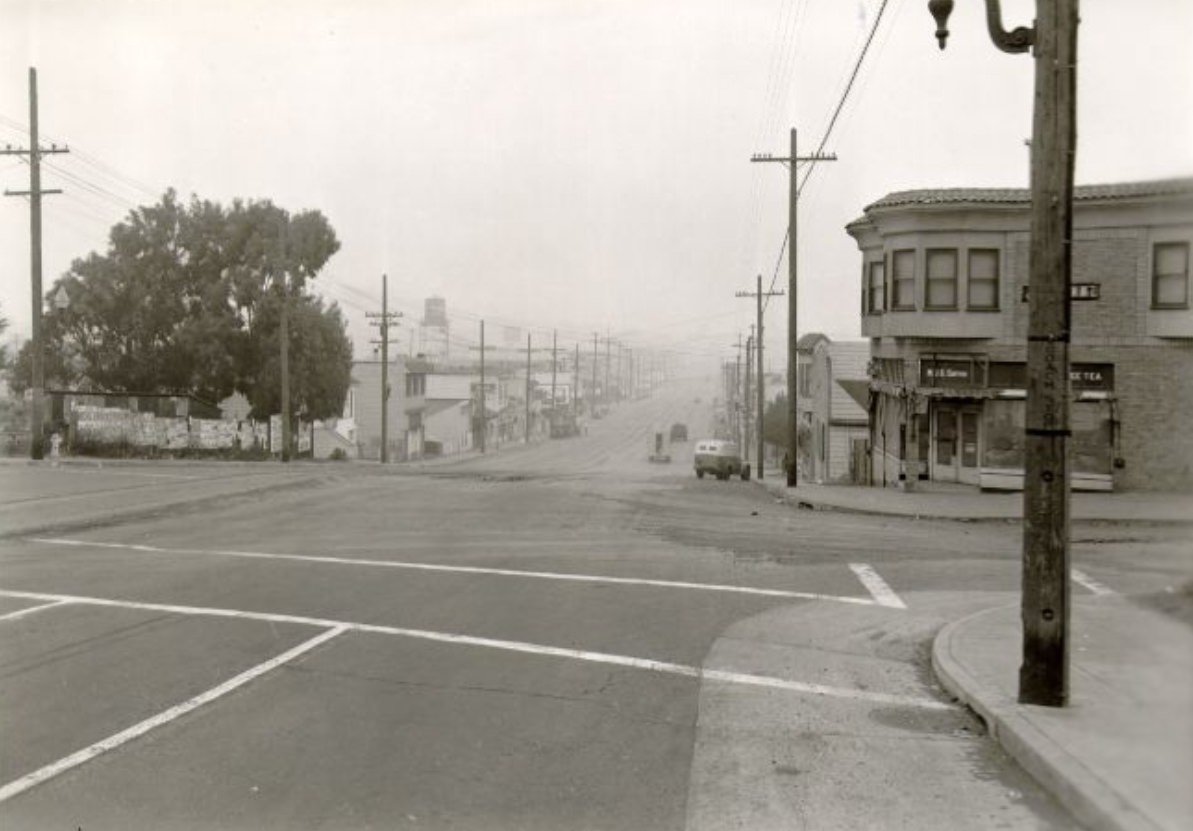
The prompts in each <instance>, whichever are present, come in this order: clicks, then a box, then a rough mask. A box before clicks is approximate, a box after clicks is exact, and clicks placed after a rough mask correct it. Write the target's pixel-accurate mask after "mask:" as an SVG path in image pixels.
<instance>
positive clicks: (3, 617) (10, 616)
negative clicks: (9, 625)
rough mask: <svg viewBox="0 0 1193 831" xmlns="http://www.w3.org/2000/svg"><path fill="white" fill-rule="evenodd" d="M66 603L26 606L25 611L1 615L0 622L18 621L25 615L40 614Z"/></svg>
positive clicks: (61, 601)
mask: <svg viewBox="0 0 1193 831" xmlns="http://www.w3.org/2000/svg"><path fill="white" fill-rule="evenodd" d="M66 602H67V601H65V600H55V601H53V602H51V603H42V604H40V605H37V606H26V607H25V608H24V609H17V610H16V611H15V612H9V613H8V614H6V615H0V620H16V619H18V618H22V617H24V616H25V615H31V614H33V613H34V612H40V611H41V610H42V609H52V608H54V607H55V606H64V605H66Z"/></svg>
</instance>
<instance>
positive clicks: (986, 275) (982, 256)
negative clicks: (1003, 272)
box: [966, 248, 998, 311]
mask: <svg viewBox="0 0 1193 831" xmlns="http://www.w3.org/2000/svg"><path fill="white" fill-rule="evenodd" d="M968 282H969V300H968V302H967V303H966V307H967V308H970V309H976V310H978V311H997V310H998V249H997V248H971V249H970V250H969V281H968Z"/></svg>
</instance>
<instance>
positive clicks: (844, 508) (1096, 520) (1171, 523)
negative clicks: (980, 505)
mask: <svg viewBox="0 0 1193 831" xmlns="http://www.w3.org/2000/svg"><path fill="white" fill-rule="evenodd" d="M750 481H752V482H753V483H754V484H755V485H757V486H758V487H760V488H762V489H763V490H765V491H767V492H768V493H769V494H771V496H773V497H775V498H776V499H778V500H780V501H781V502H783V504H785V505H789V506H791V507H793V508H795V509H797V510H806V511H824V512H832V513H839V514H856V515H861V516H878V517H889V518H892V519H896V518H897V519H914V520H922V521H925V522H961V523H966V524H974V523H983V524H1001V525H1020V524H1022V522H1023V518H1022V517H1018V516H958V515H956V514H933V513H919V512H916V513H912V512H910V511H899V510H891V509H883V508H878V507H864V508H863V507H856V506H853V505H836V504H833V503H829V502H823V501H817V500H814V499H806V498H803V497H800V496H799V494H798V493H797V494H796V495H795V498H794V499H793V498H792V495H791V494H790V493H788V492H787V487H786V485H780V484H775V483H772V482H767V481H760V480H758V479H751V480H750ZM1071 521H1072V522H1073V523H1074V524H1081V525H1139V526H1147V527H1155V526H1167V527H1175V528H1180V527H1193V517H1191V518H1188V519H1171V518H1158V517H1141V518H1134V517H1080V516H1075V517H1072V520H1071Z"/></svg>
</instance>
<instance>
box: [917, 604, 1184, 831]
mask: <svg viewBox="0 0 1193 831" xmlns="http://www.w3.org/2000/svg"><path fill="white" fill-rule="evenodd" d="M1009 608H1017V606H999V607H996V608H993V609H986V610H985V611H981V612H978V613H977V614H974V615H970V616H968V617H965V618H962V619H961V620H957V621H954V622H952V623H949V624H947V625H946V626H945V627H944V628H942V629H941V630H940V632H939V633H938V634H937V636H936V638H935V640H934V641H933V642H932V670H933V672H934V673H935V674H936V678H937V680H938V681H939V682H940V684H941V686H942V687H944V688H945V690H947V691H948V692H949V693H950V694H951V695H952V696H953V697H954V698H957V699H958V700H960V701H961V702H962V703H963V704H965V705H966V706H968V707H969V708H970V709H971V710H973V711H974V712H975V713H977V714H978V716H979V717H980V718H981V719H982V721H984V722H985V723H986V727H987V729H988V730H989V732H990V735H991V736H992V737H993V738H994V739H995V740H996V741H997V742H998V743H999V745H1001V746H1002V748H1003V749H1004V750H1006V752H1007V753H1008V754H1010V756H1011V757H1012V758H1013V759H1015V761H1016V762H1018V763H1019V765H1020V766H1021V767H1022V768H1023V769H1024V770H1025V771H1027V773H1028V774H1029V775H1030V776H1031V777H1032V778H1034V779H1035V780H1036V781H1037V782H1039V783H1040V785H1042V786H1043V787H1044V788H1045V789H1047V790H1048V791H1049V792H1050V793H1051V794H1052V795H1053V796H1054V797H1056V799H1057V800H1058V801H1059V802H1060V803H1061V805H1063V806H1064V807H1065V808H1066V809H1067V810H1068V811H1069V812H1070V813H1072V814H1073V816H1074V817H1075V818H1076V819H1077V821H1078V822H1080V823H1082V824H1083V825H1086V826H1088V827H1089V828H1091V829H1096V831H1162V829H1161V828H1160V826H1158V825H1156V824H1155V823H1154V822H1152V821H1151V820H1150V819H1149V818H1148V817H1146V816H1144V815H1143V814H1141V813H1139V811H1138V810H1136V809H1135V807H1134V806H1132V805H1131V804H1130V803H1129V802H1127V801H1126V800H1125V799H1123V798H1122V797H1121V796H1120V795H1119V794H1118V793H1117V792H1115V790H1114V788H1113V787H1112V786H1111V785H1110V784H1109V783H1107V782H1106V781H1104V780H1102V779H1100V778H1099V777H1098V776H1096V775H1095V774H1094V773H1093V772H1092V771H1090V770H1089V769H1088V768H1087V767H1086V766H1085V765H1083V764H1082V763H1081V761H1080V760H1078V759H1077V758H1075V757H1074V756H1072V755H1071V754H1070V753H1069V752H1068V751H1066V750H1065V748H1064V747H1062V746H1061V745H1059V744H1057V743H1056V742H1055V741H1054V740H1053V739H1052V738H1051V737H1050V736H1049V735H1048V734H1047V733H1046V732H1045V731H1043V730H1041V729H1040V728H1039V727H1038V726H1037V725H1036V723H1035V722H1034V721H1033V719H1032V710H1033V709H1035V708H1034V707H1033V706H1032V705H1024V704H1019V703H1018V702H1017V701H1013V700H1011V699H1009V698H1007V697H1005V696H1003V695H1000V694H999V693H997V692H996V691H995V690H994V689H993V687H992V686H991V685H987V684H983V683H982V682H981V681H980V680H979V679H978V678H976V677H975V676H974V675H973V673H971V672H970V671H969V670H968V669H966V667H965V666H964V664H963V663H962V662H961V661H960V660H958V659H957V657H956V652H955V649H954V646H955V640H956V639H957V636H958V633H959V632H960V631H961V630H962V629H964V628H965V627H968V626H974V625H980V619H981V618H982V617H984V616H986V615H991V614H999V613H1005V612H1006V610H1007V609H1009Z"/></svg>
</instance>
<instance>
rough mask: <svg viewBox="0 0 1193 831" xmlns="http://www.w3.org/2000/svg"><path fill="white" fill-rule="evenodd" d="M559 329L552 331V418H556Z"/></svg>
mask: <svg viewBox="0 0 1193 831" xmlns="http://www.w3.org/2000/svg"><path fill="white" fill-rule="evenodd" d="M558 349H559V330H558V329H555V330H553V331H552V332H551V420H552V421H554V420H555V374H556V373H557V372H558V371H559V352H558Z"/></svg>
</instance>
